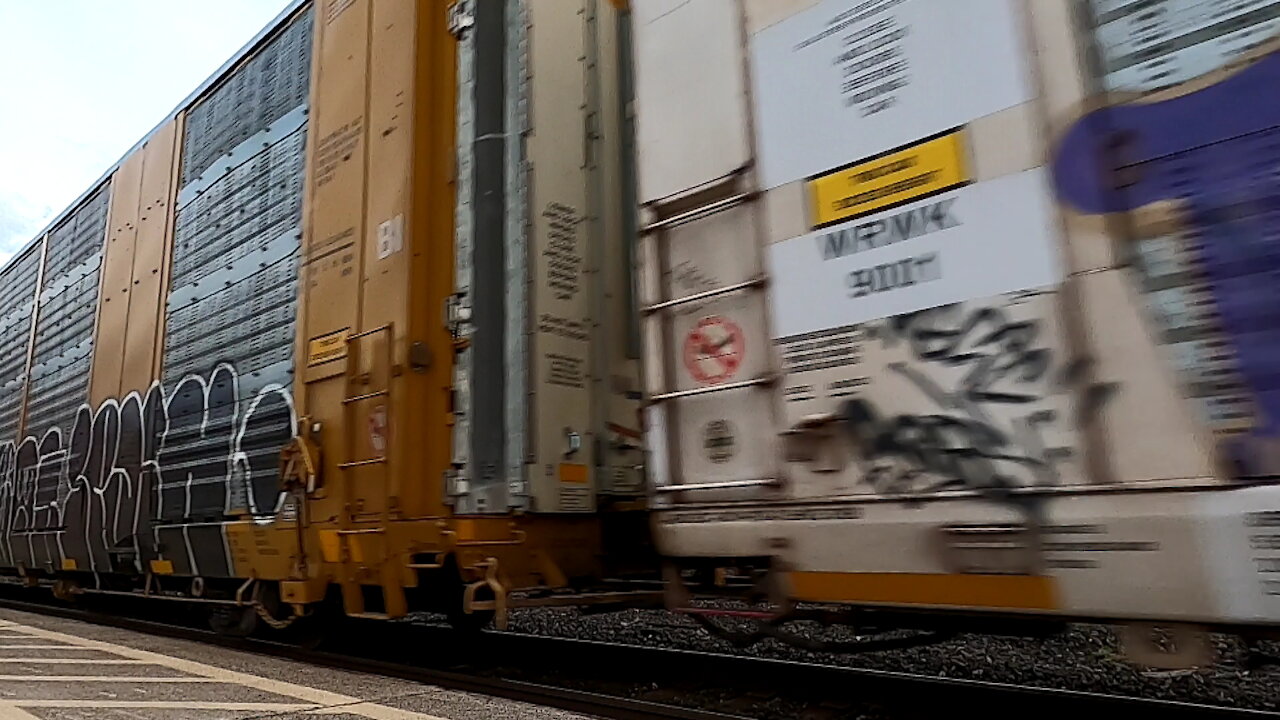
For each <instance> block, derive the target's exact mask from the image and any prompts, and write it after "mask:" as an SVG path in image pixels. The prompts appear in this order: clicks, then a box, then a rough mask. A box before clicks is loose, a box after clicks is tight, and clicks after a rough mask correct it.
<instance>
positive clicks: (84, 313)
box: [26, 185, 110, 437]
mask: <svg viewBox="0 0 1280 720" xmlns="http://www.w3.org/2000/svg"><path fill="white" fill-rule="evenodd" d="M107 188H108V186H106V185H104V186H102V187H101V188H99V189H98V191H97V192H96V193H94V194H93V195H91V196H90V197H89V199H88V200H87V201H85V203H84V204H83V205H81V206H80V207H79V208H77V209H76V211H75V212H74V213H72V214H71V215H70V216H69V217H67V219H66V220H64V221H63V222H62V224H60V225H58V226H57V227H55V228H54V229H53V231H52V232H50V233H49V247H48V251H47V256H46V260H45V270H44V284H43V286H42V287H41V290H40V308H39V311H38V315H39V317H38V320H37V321H36V338H35V353H34V355H33V356H32V361H31V389H30V391H29V394H28V398H27V420H26V428H27V434H28V435H34V436H37V437H38V436H41V435H43V434H44V433H46V432H48V431H49V430H50V429H53V428H59V429H60V430H61V431H62V432H63V433H64V435H65V434H67V433H69V432H70V430H71V425H72V423H73V422H74V421H75V413H76V410H77V409H78V408H79V407H80V406H81V405H83V404H85V402H86V401H87V400H88V391H89V363H90V358H91V357H92V354H93V326H94V318H95V315H96V311H97V307H98V281H99V274H100V273H99V269H100V266H101V264H102V243H103V239H104V238H105V237H106V230H107V209H108V199H109V197H110V193H109V192H108V189H107Z"/></svg>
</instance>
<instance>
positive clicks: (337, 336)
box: [307, 328, 347, 367]
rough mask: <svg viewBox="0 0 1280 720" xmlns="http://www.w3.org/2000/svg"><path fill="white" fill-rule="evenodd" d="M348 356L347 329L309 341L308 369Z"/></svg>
mask: <svg viewBox="0 0 1280 720" xmlns="http://www.w3.org/2000/svg"><path fill="white" fill-rule="evenodd" d="M346 356H347V328H343V329H341V330H339V331H337V332H331V333H329V334H328V335H321V336H320V337H315V338H311V340H309V341H307V367H311V366H313V365H323V364H325V363H327V362H333V361H334V360H341V359H342V358H344V357H346Z"/></svg>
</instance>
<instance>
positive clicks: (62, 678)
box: [0, 675, 222, 683]
mask: <svg viewBox="0 0 1280 720" xmlns="http://www.w3.org/2000/svg"><path fill="white" fill-rule="evenodd" d="M0 682H119V683H124V682H127V683H216V682H222V681H221V680H217V679H215V678H211V677H141V676H138V675H0Z"/></svg>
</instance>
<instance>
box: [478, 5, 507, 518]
mask: <svg viewBox="0 0 1280 720" xmlns="http://www.w3.org/2000/svg"><path fill="white" fill-rule="evenodd" d="M475 13H476V16H475V29H474V32H475V66H474V67H475V139H474V141H473V143H472V158H473V168H474V175H473V178H474V185H473V187H474V193H473V195H472V197H473V199H474V202H473V203H472V212H473V213H474V216H473V221H472V228H473V233H474V240H473V242H472V245H471V248H472V283H471V287H472V297H471V318H472V319H471V323H472V325H473V326H474V328H475V331H474V333H473V335H472V339H471V347H472V353H473V354H472V358H473V362H472V372H471V378H472V387H471V402H472V405H471V407H472V416H471V438H470V442H471V472H470V475H471V481H472V484H473V486H487V485H501V486H503V487H505V485H506V483H505V478H504V475H505V473H504V472H503V470H504V468H505V467H506V425H507V423H506V387H507V384H506V362H505V359H506V291H505V290H506V286H507V278H506V273H507V247H506V192H505V183H506V178H505V165H506V92H507V87H506V72H507V66H506V49H507V17H506V3H505V2H477V3H476V4H475ZM490 492H496V491H490ZM490 497H492V495H490ZM485 509H487V510H505V509H506V504H505V503H503V504H502V507H498V508H494V507H489V508H485Z"/></svg>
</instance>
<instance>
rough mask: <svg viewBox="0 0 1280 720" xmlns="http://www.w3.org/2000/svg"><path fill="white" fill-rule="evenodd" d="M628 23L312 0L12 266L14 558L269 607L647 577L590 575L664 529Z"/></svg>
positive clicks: (136, 587)
mask: <svg viewBox="0 0 1280 720" xmlns="http://www.w3.org/2000/svg"><path fill="white" fill-rule="evenodd" d="M626 22H627V18H626V16H625V9H620V8H619V7H616V6H615V5H614V4H613V3H609V2H604V1H602V0H585V2H581V3H576V2H575V3H536V4H529V3H524V2H517V1H510V2H507V1H506V0H493V1H492V2H489V1H486V2H482V3H476V2H469V1H465V0H464V1H463V2H456V3H449V2H443V1H441V0H417V1H415V2H409V1H406V2H373V1H372V0H314V2H297V3H294V4H293V5H292V6H291V7H290V8H289V9H288V10H286V11H285V12H284V13H283V14H282V15H281V16H280V17H279V18H278V19H277V20H276V21H275V22H274V23H272V25H271V26H269V27H268V28H266V29H265V30H264V31H263V32H262V33H261V34H260V35H259V37H258V38H256V39H255V40H254V41H253V42H252V43H251V44H250V45H249V46H247V47H246V48H245V50H243V51H242V52H241V53H240V54H239V55H238V56H237V57H236V58H234V59H233V60H231V61H229V62H228V63H227V65H226V66H225V67H224V68H223V69H222V70H221V71H219V73H218V74H217V75H215V76H214V77H213V78H211V79H210V80H209V81H208V82H207V83H206V84H205V85H204V86H203V87H202V88H200V90H198V91H197V92H196V93H195V94H193V95H192V96H191V97H190V98H189V99H188V100H186V101H184V103H183V104H182V105H181V106H179V107H178V108H177V109H176V110H175V112H174V113H173V115H172V116H171V117H170V118H168V119H167V120H166V121H165V122H164V123H162V124H161V125H160V126H159V127H158V128H157V129H156V130H154V131H153V132H152V133H151V134H149V135H148V136H147V137H146V138H145V139H144V140H143V141H141V142H140V143H139V144H138V146H137V147H135V148H134V149H132V150H131V151H130V152H129V153H128V154H127V155H126V156H125V158H124V159H122V160H121V161H120V163H119V164H117V166H116V167H114V168H113V169H112V170H111V171H110V172H109V173H108V174H107V175H106V176H105V177H104V178H103V179H102V180H101V181H100V182H99V183H98V184H97V185H96V186H95V187H94V188H93V189H92V190H91V191H90V192H89V193H86V196H85V198H82V201H80V202H77V203H76V205H75V206H73V207H72V208H70V209H69V210H68V211H67V212H65V213H63V215H62V216H60V217H59V218H58V219H57V220H56V221H55V222H54V223H53V224H52V225H51V226H50V229H49V230H48V231H47V232H45V233H42V234H41V236H40V237H39V238H38V239H37V240H36V241H35V243H34V244H33V245H32V246H31V247H30V248H28V249H27V250H26V251H24V252H23V253H20V254H19V256H18V258H16V259H15V260H14V261H13V262H11V263H10V264H9V265H8V266H7V267H6V268H5V269H4V270H3V272H0V293H2V294H0V297H3V298H4V302H5V303H6V304H5V306H4V308H3V310H4V318H5V319H4V321H3V322H0V330H3V332H4V333H5V337H4V342H5V343H6V348H12V351H11V352H10V351H9V350H6V352H5V354H4V363H3V365H2V366H0V370H3V372H5V373H7V374H6V376H5V378H4V382H5V384H4V386H3V393H2V395H3V396H2V397H0V412H2V413H3V418H2V420H3V422H2V423H0V428H3V429H4V431H5V432H6V433H7V436H6V437H3V438H0V440H2V441H3V442H4V443H5V444H4V445H3V446H2V447H0V474H2V475H3V477H2V481H0V487H2V488H3V493H2V495H3V497H2V501H3V513H2V514H0V522H2V523H3V532H4V538H5V542H4V543H2V544H3V552H2V554H3V556H4V557H3V565H5V566H7V567H9V568H11V569H13V570H14V571H15V572H16V573H17V574H19V575H21V576H22V577H24V578H27V579H28V581H29V582H32V583H39V582H42V581H54V582H55V583H56V585H57V588H58V590H59V592H62V593H98V592H121V593H129V594H138V595H152V594H156V593H164V594H167V595H170V596H174V597H193V598H199V599H202V600H206V601H207V600H212V601H216V602H217V606H218V607H220V608H222V609H223V610H224V611H225V612H222V613H220V625H222V626H223V627H227V628H239V629H244V628H245V627H247V626H249V625H252V624H253V622H254V617H255V615H262V616H274V617H273V618H272V623H273V624H277V625H278V624H279V622H281V621H283V622H288V621H289V618H290V617H291V616H292V615H294V614H297V613H305V612H308V611H309V610H310V609H312V608H313V606H315V605H316V604H317V603H320V602H322V601H324V600H326V598H334V597H337V596H340V598H341V602H342V605H343V607H344V609H345V611H346V612H347V613H349V614H374V615H383V616H389V617H398V616H402V615H404V614H406V613H407V612H409V611H411V610H414V609H436V610H444V611H446V612H450V613H452V614H453V615H454V616H455V618H456V619H459V620H462V621H465V620H466V619H467V615H468V614H470V615H471V616H472V617H473V618H478V619H484V618H487V617H490V616H491V615H492V614H493V613H494V612H495V611H496V612H498V613H499V616H500V617H501V613H502V610H503V608H505V607H507V606H509V605H511V604H513V603H514V604H518V603H519V602H522V601H523V602H526V603H558V602H570V603H572V602H594V601H600V600H614V601H616V600H618V599H619V598H629V599H633V598H634V596H631V595H627V594H626V593H623V594H621V595H617V594H613V595H608V594H604V595H602V594H592V595H590V596H583V595H582V591H584V590H586V589H588V588H591V589H596V588H597V587H598V586H599V585H600V583H601V582H602V581H603V580H605V579H606V578H608V577H614V576H618V575H621V574H625V573H626V570H627V568H626V567H623V566H622V565H620V564H618V563H615V562H613V558H614V556H615V554H614V553H613V552H612V551H611V550H610V548H611V547H614V546H616V547H619V548H621V549H622V550H623V554H624V555H626V554H630V555H631V557H632V559H633V560H634V559H636V558H641V559H642V558H643V557H644V555H645V550H644V547H645V545H646V536H647V526H646V523H645V515H644V514H643V504H644V503H643V497H642V496H643V489H642V487H641V473H640V468H639V465H640V460H641V458H640V456H639V444H638V442H637V438H638V435H639V429H638V425H639V423H638V416H637V408H638V401H639V387H638V382H639V381H638V369H637V368H638V348H636V347H635V344H634V342H633V343H631V345H630V346H628V340H631V339H633V338H632V335H633V333H632V332H631V331H630V327H629V323H628V321H627V318H628V317H630V316H631V313H629V311H628V303H630V302H631V293H630V292H629V278H630V273H629V271H628V267H629V257H630V255H629V254H630V250H629V247H630V241H629V240H628V236H627V233H628V232H629V230H628V228H629V227H631V226H632V225H633V223H630V222H628V220H627V218H626V217H625V215H626V212H625V211H626V209H627V208H630V207H633V205H634V203H633V202H628V201H627V200H625V197H624V195H623V188H624V186H625V185H626V181H625V179H626V177H627V176H628V174H629V173H630V172H631V164H630V162H629V160H628V156H627V155H626V154H625V153H624V152H623V147H624V145H625V144H626V142H627V141H626V138H625V132H626V128H627V124H626V113H627V106H626V102H625V99H624V98H623V97H622V96H621V95H620V93H622V92H624V88H623V82H624V78H625V77H626V76H625V74H624V73H623V72H622V68H621V65H622V59H623V58H624V57H625V52H624V48H620V43H621V42H625V37H626V36H625V29H626ZM522 589H523V590H530V591H534V594H535V595H537V594H538V593H541V596H539V597H536V598H531V597H529V596H527V595H526V596H522V598H523V599H521V598H512V599H510V601H509V597H508V596H509V593H510V592H511V591H514V590H522ZM552 590H556V591H558V592H557V593H556V594H555V595H554V596H552V595H548V593H549V592H550V591H552ZM566 597H567V598H568V599H566ZM464 606H465V607H464ZM228 621H229V622H228Z"/></svg>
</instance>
